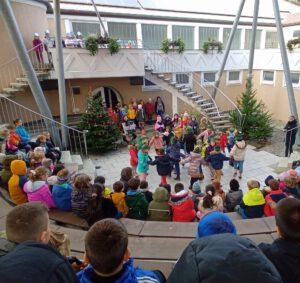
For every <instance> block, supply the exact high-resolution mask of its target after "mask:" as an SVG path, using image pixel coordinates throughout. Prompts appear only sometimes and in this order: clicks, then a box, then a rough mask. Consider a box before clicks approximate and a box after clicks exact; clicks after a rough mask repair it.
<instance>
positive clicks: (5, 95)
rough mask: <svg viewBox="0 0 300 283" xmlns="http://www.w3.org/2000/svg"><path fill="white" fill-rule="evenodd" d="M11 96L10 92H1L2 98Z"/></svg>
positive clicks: (0, 97)
mask: <svg viewBox="0 0 300 283" xmlns="http://www.w3.org/2000/svg"><path fill="white" fill-rule="evenodd" d="M9 97H11V95H10V94H7V93H0V99H5V98H9Z"/></svg>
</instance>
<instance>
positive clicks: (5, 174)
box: [0, 155, 18, 189]
mask: <svg viewBox="0 0 300 283" xmlns="http://www.w3.org/2000/svg"><path fill="white" fill-rule="evenodd" d="M17 159H18V156H17V155H6V156H5V157H4V158H3V161H2V164H3V169H2V171H1V173H0V176H1V182H2V186H3V187H5V188H6V189H7V186H8V181H9V179H10V177H11V176H12V172H11V170H10V164H11V163H12V161H14V160H17Z"/></svg>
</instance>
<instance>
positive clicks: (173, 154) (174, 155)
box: [167, 142, 185, 162]
mask: <svg viewBox="0 0 300 283" xmlns="http://www.w3.org/2000/svg"><path fill="white" fill-rule="evenodd" d="M167 154H168V155H169V156H170V158H171V159H172V160H176V162H179V161H180V157H185V155H184V154H182V153H181V152H180V143H179V142H177V143H173V144H171V145H170V146H169V147H168V148H167Z"/></svg>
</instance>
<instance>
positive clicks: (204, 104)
mask: <svg viewBox="0 0 300 283" xmlns="http://www.w3.org/2000/svg"><path fill="white" fill-rule="evenodd" d="M201 107H203V108H212V107H215V105H214V104H213V103H212V102H207V103H203V104H201Z"/></svg>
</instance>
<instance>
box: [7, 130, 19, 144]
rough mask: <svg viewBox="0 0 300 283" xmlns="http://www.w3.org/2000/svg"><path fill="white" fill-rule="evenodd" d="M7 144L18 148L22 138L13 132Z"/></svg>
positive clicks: (10, 133)
mask: <svg viewBox="0 0 300 283" xmlns="http://www.w3.org/2000/svg"><path fill="white" fill-rule="evenodd" d="M7 142H8V144H11V145H13V146H16V147H18V145H19V143H20V142H21V137H20V136H19V135H18V134H17V133H16V132H15V131H13V130H11V131H10V132H9V135H8V139H7Z"/></svg>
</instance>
